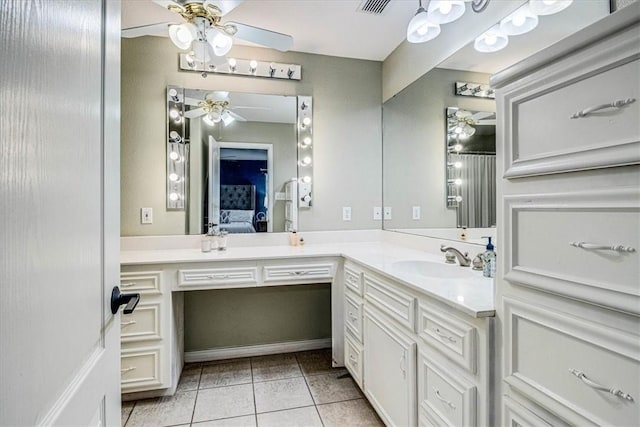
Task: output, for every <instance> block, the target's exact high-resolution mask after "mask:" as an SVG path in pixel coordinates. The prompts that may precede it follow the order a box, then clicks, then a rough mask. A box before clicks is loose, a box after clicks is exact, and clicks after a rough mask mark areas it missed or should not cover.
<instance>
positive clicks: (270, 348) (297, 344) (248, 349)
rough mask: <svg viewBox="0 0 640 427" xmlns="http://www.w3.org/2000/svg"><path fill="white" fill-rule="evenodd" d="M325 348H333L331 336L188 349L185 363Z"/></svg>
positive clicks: (185, 354)
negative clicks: (272, 342) (271, 342)
mask: <svg viewBox="0 0 640 427" xmlns="http://www.w3.org/2000/svg"><path fill="white" fill-rule="evenodd" d="M323 348H331V338H320V339H315V340H305V341H287V342H280V343H274V344H258V345H248V346H243V347H221V348H211V349H208V350H197V351H187V352H185V353H184V361H185V363H193V362H209V361H212V360H224V359H236V358H239V357H253V356H265V355H269V354H280V353H294V352H297V351H308V350H320V349H323Z"/></svg>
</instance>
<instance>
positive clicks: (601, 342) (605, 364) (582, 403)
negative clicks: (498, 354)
mask: <svg viewBox="0 0 640 427" xmlns="http://www.w3.org/2000/svg"><path fill="white" fill-rule="evenodd" d="M504 312H505V363H506V375H507V377H506V378H505V381H506V382H507V383H508V384H510V385H511V386H512V387H514V388H516V389H518V390H519V391H520V392H522V393H524V394H525V395H527V396H529V397H530V398H531V399H533V400H535V401H537V402H540V403H541V404H542V405H543V406H545V407H548V408H553V410H554V412H555V413H557V414H558V415H559V416H561V417H562V418H564V419H567V420H568V421H570V423H571V424H579V425H585V424H587V423H588V422H591V423H595V424H598V425H617V426H623V425H624V426H627V425H640V410H639V407H638V404H639V402H640V381H638V379H639V378H640V340H638V337H637V336H631V335H629V334H625V333H624V332H621V331H619V330H617V329H611V328H607V327H605V326H602V325H600V324H596V323H592V322H589V321H586V320H582V319H578V318H574V317H569V316H566V315H564V314H560V313H557V312H552V311H548V310H546V309H544V308H542V307H537V306H532V305H530V304H526V303H524V302H521V301H518V300H514V299H510V298H504ZM639 326H640V325H639ZM598 385H600V386H602V387H603V388H604V389H603V390H601V389H599V387H600V386H598ZM610 390H611V391H613V392H611V391H610Z"/></svg>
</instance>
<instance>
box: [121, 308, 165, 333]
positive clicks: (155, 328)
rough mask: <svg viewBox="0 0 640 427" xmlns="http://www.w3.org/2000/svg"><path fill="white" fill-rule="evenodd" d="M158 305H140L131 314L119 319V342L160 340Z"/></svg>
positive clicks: (123, 315)
mask: <svg viewBox="0 0 640 427" xmlns="http://www.w3.org/2000/svg"><path fill="white" fill-rule="evenodd" d="M160 310H161V308H160V304H144V303H140V304H138V306H137V307H136V309H135V310H134V311H133V313H131V314H124V313H122V315H121V317H120V340H121V341H122V342H131V341H145V340H156V339H161V338H162V334H161V331H160Z"/></svg>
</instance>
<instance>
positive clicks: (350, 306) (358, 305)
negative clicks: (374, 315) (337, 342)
mask: <svg viewBox="0 0 640 427" xmlns="http://www.w3.org/2000/svg"><path fill="white" fill-rule="evenodd" d="M344 324H345V326H346V327H347V329H349V331H351V333H352V334H353V336H354V337H355V338H356V339H357V340H358V341H360V342H362V300H361V299H360V298H359V297H357V296H355V295H353V294H351V292H345V294H344Z"/></svg>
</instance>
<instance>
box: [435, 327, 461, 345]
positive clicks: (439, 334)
mask: <svg viewBox="0 0 640 427" xmlns="http://www.w3.org/2000/svg"><path fill="white" fill-rule="evenodd" d="M433 332H435V333H436V334H437V335H438V336H439V337H440V338H442V339H443V340H447V341H450V342H456V339H455V338H453V337H452V336H449V335H447V334H443V333H442V332H440V328H434V329H433Z"/></svg>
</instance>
